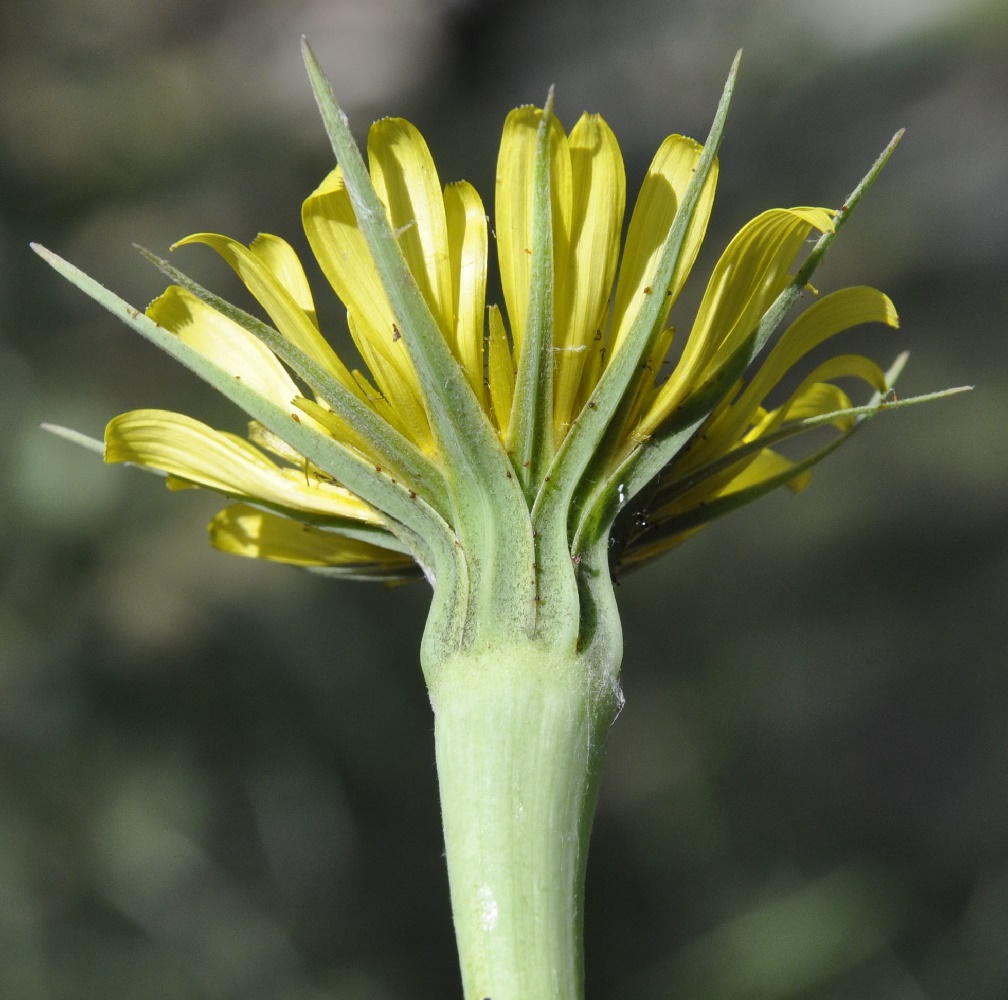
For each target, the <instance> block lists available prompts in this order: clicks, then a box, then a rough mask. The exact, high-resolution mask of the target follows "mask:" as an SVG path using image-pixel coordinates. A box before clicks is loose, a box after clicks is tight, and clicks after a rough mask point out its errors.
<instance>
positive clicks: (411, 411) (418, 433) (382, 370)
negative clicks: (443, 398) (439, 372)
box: [347, 312, 434, 455]
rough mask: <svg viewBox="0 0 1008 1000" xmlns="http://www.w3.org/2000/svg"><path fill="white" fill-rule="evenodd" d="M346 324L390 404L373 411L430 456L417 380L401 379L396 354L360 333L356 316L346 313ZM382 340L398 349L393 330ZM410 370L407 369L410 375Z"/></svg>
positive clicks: (430, 441) (431, 445)
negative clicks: (376, 411)
mask: <svg viewBox="0 0 1008 1000" xmlns="http://www.w3.org/2000/svg"><path fill="white" fill-rule="evenodd" d="M347 325H348V326H349V328H350V336H351V337H352V338H353V341H354V343H355V344H356V345H357V349H358V350H359V351H360V353H361V357H362V358H363V359H364V363H365V364H366V365H367V366H368V368H369V369H370V371H371V374H372V376H373V377H374V380H375V382H377V383H378V388H379V389H380V390H381V393H382V396H383V397H384V398H385V400H386V401H387V402H388V404H389V406H388V409H385V410H383V409H382V408H380V407H377V406H376V408H377V409H378V411H379V412H380V413H383V414H384V416H385V418H386V419H387V420H388V421H389V423H391V424H392V426H393V427H395V429H396V430H398V431H399V432H400V433H401V434H403V435H404V436H405V437H407V438H409V439H410V440H411V441H412V442H413V443H414V444H416V445H417V446H418V447H419V448H420V449H421V450H423V451H424V452H426V453H427V454H428V455H433V454H434V440H433V438H432V437H431V431H430V424H429V423H428V422H427V414H426V412H425V410H424V408H423V402H422V401H421V399H420V389H419V386H418V385H417V381H416V378H408V377H406V376H404V374H403V370H402V368H401V367H400V366H399V365H397V364H395V363H394V360H393V359H394V358H395V357H396V356H397V352H394V351H390V350H388V344H383V345H382V347H383V348H385V349H379V347H378V344H379V343H380V342H379V341H378V339H377V337H375V336H374V335H372V336H367V335H365V334H364V333H362V331H361V327H360V326H359V325H358V322H357V317H356V316H355V315H354V314H353V313H349V312H348V313H347ZM385 339H386V340H387V341H388V342H389V344H391V345H392V346H394V347H397V346H398V345H399V340H400V339H401V338H400V337H399V333H398V331H397V330H396V329H395V328H393V329H392V331H391V332H390V333H389V334H388V335H387V337H386V338H385ZM412 371H413V370H412V368H410V369H409V372H410V374H412ZM389 411H391V412H389Z"/></svg>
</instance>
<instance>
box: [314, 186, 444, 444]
mask: <svg viewBox="0 0 1008 1000" xmlns="http://www.w3.org/2000/svg"><path fill="white" fill-rule="evenodd" d="M301 221H302V223H303V225H304V230H305V234H306V235H307V236H308V242H309V243H310V244H311V248H312V252H313V253H314V254H315V257H316V258H317V259H318V262H319V265H320V266H321V268H322V272H323V273H324V274H325V276H326V277H327V278H328V279H329V283H330V284H331V285H332V286H333V289H334V290H335V292H336V294H337V295H338V296H339V297H340V299H341V300H342V301H343V303H344V305H345V306H346V307H347V312H348V313H349V314H351V315H352V317H353V320H354V323H353V325H352V326H351V333H352V334H353V336H354V339H355V341H356V343H357V346H358V348H361V342H362V341H366V342H367V344H368V348H367V350H366V351H365V350H363V349H361V354H362V356H363V357H364V360H365V362H367V363H368V364H369V366H370V361H368V358H369V357H374V356H378V357H380V358H381V359H382V361H383V362H384V364H385V365H387V366H389V367H391V368H394V369H395V371H396V373H397V374H398V375H399V379H400V381H402V382H404V383H406V384H408V385H410V386H411V387H412V391H413V393H414V395H415V396H416V397H417V398H420V387H419V385H418V383H417V378H416V373H415V372H414V371H413V366H412V364H411V363H410V360H409V356H408V355H407V353H406V348H405V346H404V345H403V343H402V339H401V338H400V337H397V336H396V327H395V319H394V317H393V315H392V308H391V306H390V305H389V302H388V298H387V297H386V295H385V292H384V290H383V288H382V285H381V282H380V281H379V279H378V273H377V271H376V270H375V266H374V262H373V261H372V259H371V253H370V251H369V250H368V248H367V243H366V242H365V240H364V235H363V233H361V231H360V230H359V229H358V228H357V219H356V217H355V216H354V211H353V206H352V205H351V204H350V196H349V194H348V193H347V190H346V187H345V186H344V184H343V175H342V173H341V172H340V169H339V167H337V168H336V169H335V170H333V171H332V172H331V173H330V174H329V176H328V177H326V179H325V180H324V181H323V182H322V183H321V184H320V185H319V186H318V188H317V189H316V190H315V191H314V192H313V193H312V194H311V195H309V197H308V198H307V200H306V201H305V203H304V205H303V207H302V209H301ZM372 372H373V373H374V369H372ZM376 377H377V375H376ZM389 403H390V404H391V405H392V406H394V407H398V406H399V404H400V400H398V399H396V398H395V397H389ZM423 423H424V425H426V418H424V421H423Z"/></svg>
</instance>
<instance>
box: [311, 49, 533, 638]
mask: <svg viewBox="0 0 1008 1000" xmlns="http://www.w3.org/2000/svg"><path fill="white" fill-rule="evenodd" d="M302 52H303V55H304V60H305V65H306V67H307V69H308V75H309V78H310V80H311V84H312V88H313V90H314V92H315V98H316V101H317V102H318V106H319V110H320V112H321V114H322V119H323V122H324V124H325V128H326V132H327V133H328V135H329V140H330V142H331V143H332V147H333V151H334V152H335V154H336V159H337V161H338V162H339V165H340V167H341V169H342V172H343V181H344V183H345V185H346V189H347V192H348V194H349V196H350V200H351V203H352V205H353V208H354V213H355V215H356V218H357V224H358V226H359V227H360V230H361V233H362V234H363V236H364V238H365V241H366V242H367V245H368V249H369V251H370V253H371V256H372V259H373V260H374V264H375V268H376V270H377V272H378V275H379V277H380V278H381V281H382V285H383V288H384V290H385V293H386V295H387V297H388V300H389V304H390V305H391V307H392V312H393V314H394V315H395V317H396V320H397V322H398V323H400V324H401V326H402V330H401V332H402V335H403V340H404V342H405V346H406V350H407V351H408V352H409V356H410V360H411V362H412V363H413V367H414V370H415V371H416V373H417V378H418V381H419V384H420V388H421V392H422V394H423V397H424V406H425V408H426V410H427V416H428V419H429V421H430V424H431V428H432V430H433V433H434V437H435V441H436V444H437V447H438V450H439V453H440V461H441V466H442V468H443V469H444V474H445V479H446V482H447V485H448V492H449V496H450V499H451V501H452V507H453V511H454V517H453V522H454V527H455V530H456V531H457V532H458V534H459V537H460V540H461V542H462V545H463V548H464V549H465V550H466V552H467V554H468V556H469V563H470V567H471V569H472V578H471V579H470V580H469V586H470V588H471V591H472V595H471V600H470V601H469V602H468V608H469V611H468V615H467V623H466V634H465V639H464V641H465V643H466V644H471V643H475V642H480V643H481V642H483V641H485V640H486V641H490V640H493V639H495V638H498V637H505V636H506V637H508V638H509V639H513V638H514V637H515V636H519V635H529V634H531V632H532V630H533V628H534V623H535V601H534V595H535V581H534V569H533V564H534V562H535V555H534V546H533V540H532V530H531V526H530V525H529V522H528V507H527V504H526V502H525V498H524V495H523V493H522V490H521V488H520V486H519V484H518V482H517V480H516V479H515V478H514V475H513V473H512V471H511V465H510V462H509V461H508V457H507V455H506V454H505V453H504V449H503V448H502V447H501V444H500V440H499V438H498V437H497V433H496V431H495V430H494V428H493V427H492V425H491V424H490V421H489V419H488V417H487V415H486V413H485V412H484V411H483V408H482V407H481V406H480V405H479V401H478V400H477V399H476V396H475V395H474V393H473V391H472V388H471V387H470V385H469V382H468V379H467V378H466V376H465V372H464V371H463V369H462V367H461V366H460V365H459V363H458V362H457V361H456V360H455V357H454V356H453V355H452V353H451V351H450V349H449V347H448V345H447V343H446V341H445V338H444V336H443V335H442V333H441V330H440V329H439V328H438V325H437V322H436V321H435V319H434V317H433V315H432V314H431V311H430V308H429V307H428V305H427V302H426V301H425V299H424V297H423V294H422V292H421V291H420V289H419V287H418V286H417V283H416V281H415V279H414V277H413V275H412V274H411V272H410V270H409V267H408V266H407V263H406V260H405V258H404V257H403V253H402V250H401V249H400V247H399V244H398V242H397V240H396V236H395V233H394V232H393V231H392V228H391V225H390V223H389V220H388V217H387V215H386V213H385V209H384V207H383V206H382V204H381V202H380V201H379V199H378V196H377V194H376V193H375V190H374V187H373V185H372V184H371V179H370V176H369V175H368V171H367V167H366V166H365V164H364V160H363V158H362V157H361V154H360V150H359V149H358V148H357V145H356V143H355V142H354V140H353V136H352V135H351V133H350V128H349V125H348V123H347V120H346V116H345V115H344V114H343V112H342V110H341V109H340V107H339V105H338V104H337V103H336V99H335V97H334V96H333V93H332V88H331V87H330V85H329V82H328V80H327V79H326V78H325V75H324V74H323V72H322V69H321V67H320V66H319V64H318V61H317V60H316V59H315V55H314V53H313V52H312V51H311V49H310V47H309V46H308V43H307V40H306V39H302Z"/></svg>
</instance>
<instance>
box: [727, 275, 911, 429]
mask: <svg viewBox="0 0 1008 1000" xmlns="http://www.w3.org/2000/svg"><path fill="white" fill-rule="evenodd" d="M862 323H886V324H887V325H889V326H893V327H894V326H898V324H899V320H898V318H897V316H896V310H895V308H894V307H893V304H892V302H891V301H890V300H889V298H888V296H886V295H883V294H882V292H880V291H878V290H876V289H874V288H865V287H854V288H843V289H841V290H840V291H838V292H833V293H832V294H831V295H827V296H825V297H824V298H822V299H820V300H819V301H818V302H814V303H813V304H812V305H811V306H810V307H809V308H808V309H806V310H805V312H803V313H802V314H801V315H800V316H799V317H798V318H797V319H796V320H795V321H794V322H793V323H792V324H791V325H790V326H789V327H788V328H787V330H785V331H784V333H783V334H782V335H781V338H780V340H779V341H778V342H777V343H776V344H775V345H774V348H773V350H771V351H770V353H769V354H768V355H767V358H766V361H764V363H763V364H762V365H761V367H760V369H759V371H758V372H757V373H756V374H755V375H754V376H753V378H752V381H751V382H750V383H749V385H748V386H747V387H746V390H745V393H744V395H743V397H742V399H740V401H739V404H738V405H739V407H740V409H743V410H744V409H745V408H746V407H748V408H749V409H750V410H752V409H755V407H756V406H757V405H758V404H759V403H762V401H763V400H764V399H765V398H766V396H767V393H768V392H769V391H770V390H771V389H772V388H773V386H774V385H776V384H777V383H778V382H779V381H780V380H781V379H782V378H783V377H784V375H785V374H786V372H787V371H788V370H789V369H790V368H791V366H792V365H794V364H795V363H796V362H797V361H799V360H800V359H801V358H802V357H804V355H805V354H807V353H808V352H809V351H811V350H812V349H813V348H815V347H818V346H819V345H820V344H821V343H823V341H825V340H828V339H829V338H830V337H833V336H835V335H836V334H838V333H840V332H841V331H843V330H847V329H849V328H850V327H853V326H860V325H861V324H862ZM882 391H884V390H882Z"/></svg>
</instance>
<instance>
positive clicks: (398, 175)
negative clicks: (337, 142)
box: [368, 118, 455, 332]
mask: <svg viewBox="0 0 1008 1000" xmlns="http://www.w3.org/2000/svg"><path fill="white" fill-rule="evenodd" d="M368 164H369V166H370V168H371V181H372V183H373V184H374V188H375V191H376V192H377V193H378V197H379V199H380V200H381V202H382V204H384V205H385V208H386V211H387V212H388V216H389V221H390V222H391V224H392V229H393V230H394V232H395V233H396V234H397V236H398V238H399V246H400V248H401V249H402V252H403V256H404V257H405V258H406V263H407V264H408V265H409V269H410V271H412V272H413V276H414V278H416V282H417V284H418V285H419V286H420V290H421V291H422V292H423V296H424V298H425V299H426V300H427V305H428V306H429V307H430V310H431V312H432V313H433V314H434V318H435V319H436V320H437V323H438V326H439V327H440V328H441V330H442V332H444V331H448V330H453V329H454V327H455V318H454V309H453V298H452V280H451V267H450V264H449V260H448V232H447V227H446V224H445V206H444V196H443V195H442V193H441V182H440V181H439V180H438V175H437V169H436V168H435V166H434V160H433V158H432V157H431V154H430V150H429V149H428V148H427V143H426V142H424V139H423V136H422V135H420V133H419V132H418V131H417V130H416V128H414V127H413V126H412V125H411V124H410V123H409V122H407V121H404V120H403V119H402V118H383V119H382V120H381V121H377V122H375V123H374V125H372V126H371V131H370V132H369V134H368Z"/></svg>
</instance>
